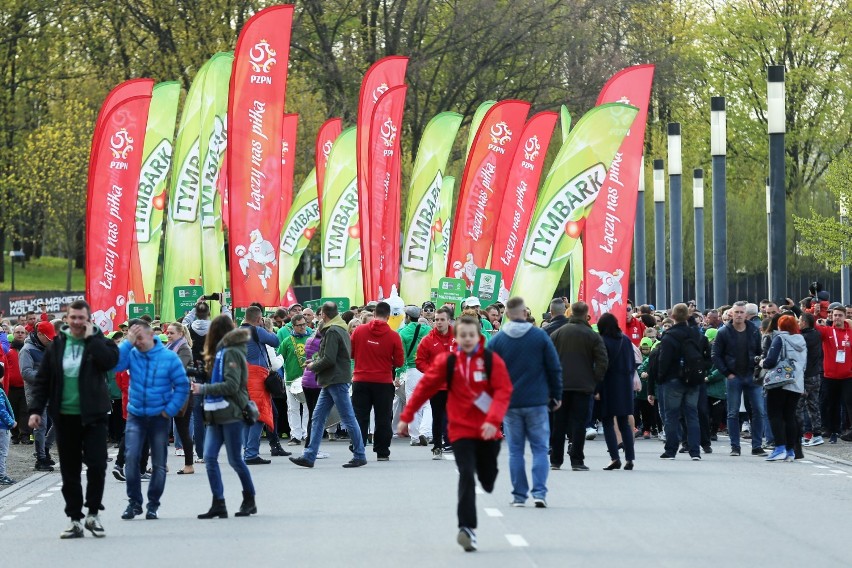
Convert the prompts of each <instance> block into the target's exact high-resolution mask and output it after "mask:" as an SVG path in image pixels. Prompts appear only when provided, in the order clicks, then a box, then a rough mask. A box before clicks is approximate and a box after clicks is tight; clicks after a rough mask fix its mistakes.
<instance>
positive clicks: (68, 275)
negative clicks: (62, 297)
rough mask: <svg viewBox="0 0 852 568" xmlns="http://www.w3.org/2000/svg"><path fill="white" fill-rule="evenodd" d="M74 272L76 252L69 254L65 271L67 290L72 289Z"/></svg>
mask: <svg viewBox="0 0 852 568" xmlns="http://www.w3.org/2000/svg"><path fill="white" fill-rule="evenodd" d="M73 273H74V254H73V253H69V254H68V265H67V267H66V271H65V291H66V292H70V291H71V275H72V274H73Z"/></svg>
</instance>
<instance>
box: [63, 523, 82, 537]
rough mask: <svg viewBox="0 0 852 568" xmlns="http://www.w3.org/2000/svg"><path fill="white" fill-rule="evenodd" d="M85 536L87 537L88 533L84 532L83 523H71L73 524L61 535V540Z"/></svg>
mask: <svg viewBox="0 0 852 568" xmlns="http://www.w3.org/2000/svg"><path fill="white" fill-rule="evenodd" d="M84 536H86V533H84V532H83V523H81V522H80V521H71V524H70V525H68V528H67V529H65V530H64V531H62V534H60V535H59V538H61V539H68V538H83V537H84Z"/></svg>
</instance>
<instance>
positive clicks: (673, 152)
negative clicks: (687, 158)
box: [668, 122, 683, 176]
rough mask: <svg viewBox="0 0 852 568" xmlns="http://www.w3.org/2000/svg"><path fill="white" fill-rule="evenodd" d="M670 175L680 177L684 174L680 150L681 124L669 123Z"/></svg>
mask: <svg viewBox="0 0 852 568" xmlns="http://www.w3.org/2000/svg"><path fill="white" fill-rule="evenodd" d="M668 139H669V175H670V176H679V175H681V174H682V173H683V165H682V164H681V148H680V123H679V122H670V123H669V137H668Z"/></svg>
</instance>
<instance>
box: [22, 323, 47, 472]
mask: <svg viewBox="0 0 852 568" xmlns="http://www.w3.org/2000/svg"><path fill="white" fill-rule="evenodd" d="M55 338H56V330H55V329H54V327H53V324H51V323H49V322H46V321H43V322H39V323H38V325H36V329H35V330H34V331H33V332H32V333H31V334H30V335H29V337H27V340H26V341H25V342H24V347H23V348H22V349H21V351H20V353H19V354H18V364H19V366H20V369H21V377H23V379H24V392H25V393H28V391H30V390H31V385H32V383H33V381H35V380H36V375H37V374H38V368H39V367H40V366H41V362H42V359H44V353H45V351H46V350H47V348H48V347H50V343H51V342H52V341H53V340H54V339H55ZM30 398H31V397H30V396H27V404H28V406H31V405H30V404H29V402H30ZM33 438H35V450H36V463H35V470H36V471H53V466H54V465H56V462H54V461H53V459H51V457H50V448H51V446H53V441H54V439H55V438H56V429H55V427H54V426H53V424H51V425H50V430H49V431H48V429H47V410H45V411H44V412H42V415H41V424H40V425H39V427H38V428H36V429H35V430H34V431H33Z"/></svg>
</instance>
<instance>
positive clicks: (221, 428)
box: [198, 397, 254, 499]
mask: <svg viewBox="0 0 852 568" xmlns="http://www.w3.org/2000/svg"><path fill="white" fill-rule="evenodd" d="M198 398H201V397H198ZM243 431H244V429H243V423H242V422H230V423H228V424H211V425H209V426H208V427H207V433H206V435H205V440H204V443H205V448H204V465H205V467H206V468H207V481H208V482H209V483H210V491H212V492H213V498H214V499H224V498H225V488H224V486H223V485H222V472H221V471H220V470H219V450H220V449H221V448H222V444H225V451H226V452H227V454H228V464H230V466H231V467H232V468H233V469H234V471H235V472H237V477H239V478H240V483H242V485H243V491H245V492H247V493H251V494H252V495H254V483H252V481H251V473H249V468H248V466H247V465H246V462H245V461H244V460H243Z"/></svg>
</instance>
